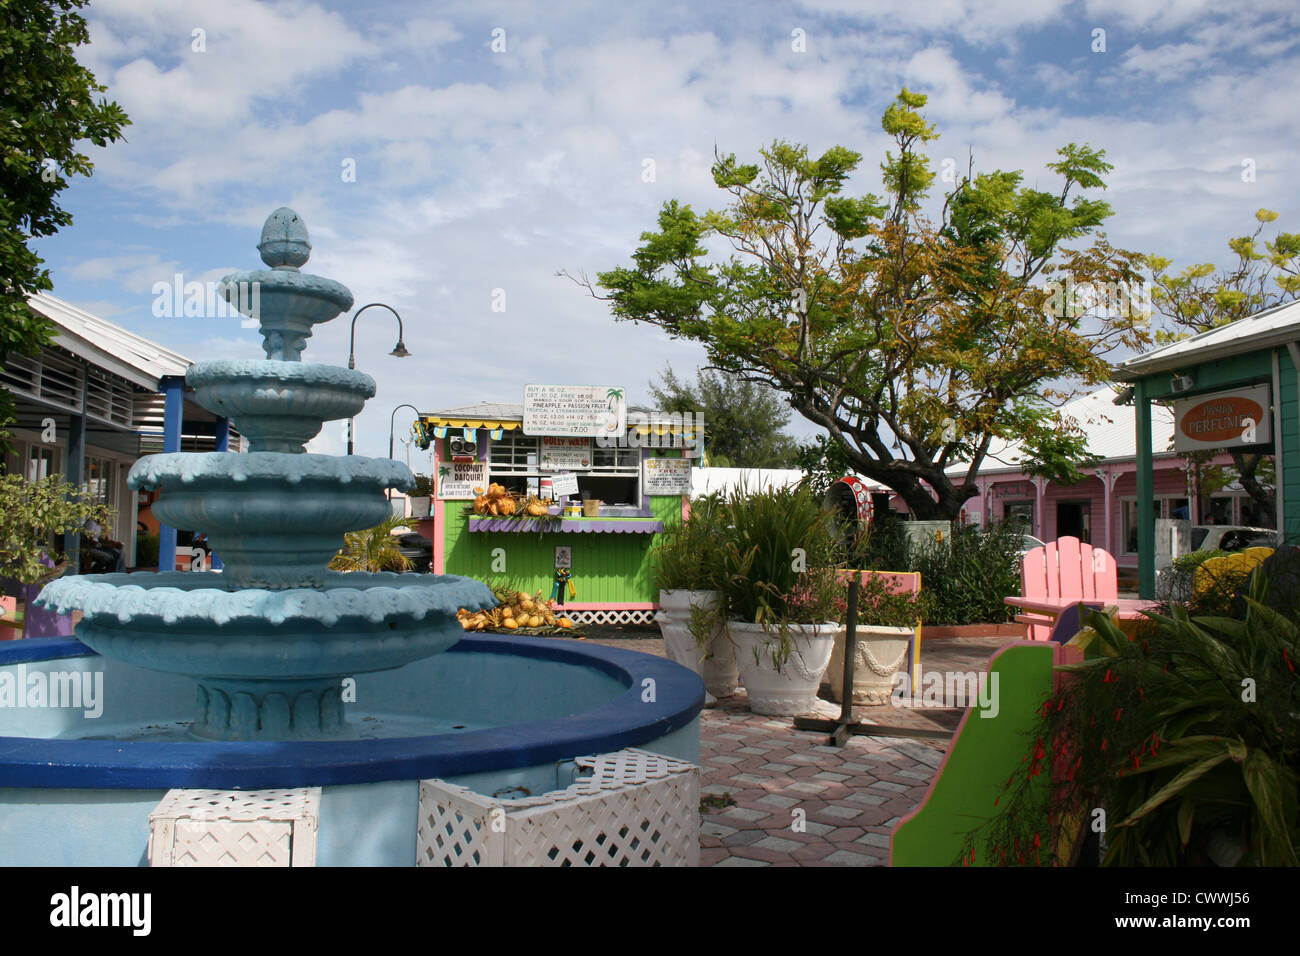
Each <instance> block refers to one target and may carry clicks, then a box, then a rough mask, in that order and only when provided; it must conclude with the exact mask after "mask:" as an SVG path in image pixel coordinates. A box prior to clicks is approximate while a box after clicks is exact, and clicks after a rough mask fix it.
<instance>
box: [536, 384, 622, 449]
mask: <svg viewBox="0 0 1300 956" xmlns="http://www.w3.org/2000/svg"><path fill="white" fill-rule="evenodd" d="M625 394H626V393H625V390H624V389H621V388H613V387H609V386H604V385H525V386H524V434H525V435H551V436H555V437H558V438H569V437H571V438H599V437H602V436H611V435H621V434H623V432H625V431H626V430H627V400H626V398H625V397H624V396H625Z"/></svg>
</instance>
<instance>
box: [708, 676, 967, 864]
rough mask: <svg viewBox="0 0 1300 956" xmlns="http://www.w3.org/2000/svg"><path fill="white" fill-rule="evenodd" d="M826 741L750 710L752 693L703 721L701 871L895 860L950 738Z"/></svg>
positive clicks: (832, 712) (825, 708)
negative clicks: (901, 826) (896, 841)
mask: <svg viewBox="0 0 1300 956" xmlns="http://www.w3.org/2000/svg"><path fill="white" fill-rule="evenodd" d="M871 709H872V710H875V709H876V708H871ZM864 710H865V709H864ZM818 712H819V713H821V714H824V715H827V716H838V714H839V708H838V705H831V704H829V703H827V702H824V701H823V702H821V703H820V704H819V706H818ZM874 719H878V720H883V719H884V717H880V718H874ZM826 739H827V735H826V734H825V733H813V732H811V731H802V730H795V729H794V727H793V724H792V722H791V719H790V718H788V717H762V716H759V715H756V714H753V713H750V711H749V705H748V702H747V701H746V699H745V695H744V690H743V689H742V690H741V691H740V692H739V693H737V694H736V696H734V697H729V698H727V699H725V700H723V701H720V702H719V703H718V706H716V707H712V708H709V709H707V710H705V711H704V712H703V713H702V714H701V715H700V761H701V763H702V764H703V779H702V788H701V789H702V795H703V797H704V799H703V801H702V809H703V812H704V815H703V820H702V823H701V831H700V864H701V865H702V866H768V865H779V866H884V865H886V864H887V863H888V861H889V835H890V833H891V832H893V828H894V827H895V826H896V825H897V824H898V822H899V821H900V820H901V819H902V818H903V817H904V816H905V815H906V814H907V813H909V812H910V811H911V810H912V809H914V808H915V807H916V806H917V805H918V804H919V803H920V802H921V800H922V799H923V798H924V796H925V792H926V789H927V788H928V787H929V785H930V780H931V779H932V778H933V776H934V772H935V770H936V769H937V768H938V766H939V764H940V763H941V762H942V761H943V756H944V751H945V748H946V746H947V741H946V740H938V739H900V738H885V737H853V738H851V739H850V740H849V741H848V743H847V746H845V747H844V748H843V749H840V748H836V747H827V746H825V743H826Z"/></svg>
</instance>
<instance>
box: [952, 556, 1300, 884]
mask: <svg viewBox="0 0 1300 956" xmlns="http://www.w3.org/2000/svg"><path fill="white" fill-rule="evenodd" d="M1268 570H1270V569H1260V570H1257V571H1256V572H1254V573H1253V574H1252V575H1251V577H1250V579H1249V582H1248V584H1247V586H1246V588H1245V590H1244V592H1243V593H1242V595H1241V602H1240V606H1239V607H1240V611H1239V613H1237V614H1235V615H1234V616H1231V617H1225V616H1217V617H1216V616H1208V615H1206V616H1203V615H1193V614H1189V613H1188V610H1187V609H1186V608H1184V607H1182V606H1179V605H1173V606H1171V607H1170V608H1169V609H1168V611H1167V612H1166V613H1161V614H1156V613H1149V614H1148V618H1149V620H1148V621H1146V622H1144V624H1143V626H1142V627H1141V628H1139V630H1138V632H1137V633H1136V635H1134V636H1133V637H1130V636H1129V635H1127V634H1126V633H1125V632H1123V631H1122V630H1120V628H1119V626H1118V624H1117V622H1116V621H1114V620H1113V619H1111V618H1109V617H1107V616H1106V615H1104V614H1101V613H1097V612H1094V613H1093V614H1091V615H1090V616H1089V618H1088V621H1087V624H1088V626H1089V627H1090V628H1091V629H1092V632H1093V637H1092V642H1091V644H1089V645H1088V648H1087V652H1088V659H1087V660H1085V661H1083V662H1082V663H1079V664H1072V665H1067V666H1065V667H1062V668H1060V669H1061V670H1063V671H1066V672H1068V674H1069V677H1068V679H1067V680H1065V681H1063V682H1062V683H1061V685H1060V687H1059V689H1058V690H1057V691H1056V692H1055V693H1054V694H1053V695H1051V696H1050V697H1049V698H1048V699H1047V700H1046V701H1044V703H1043V706H1042V710H1041V713H1040V721H1039V726H1038V728H1037V729H1036V731H1035V732H1034V743H1033V745H1032V748H1031V750H1030V752H1029V753H1027V754H1026V756H1025V758H1024V760H1023V761H1022V766H1023V771H1022V772H1017V773H1016V774H1013V775H1012V778H1011V779H1010V780H1009V781H1008V783H1007V787H1006V789H1005V790H1004V792H1003V793H1002V795H1001V796H999V797H998V798H997V805H998V815H997V816H995V817H994V818H993V820H992V821H991V822H990V824H989V825H987V826H986V827H984V828H981V829H980V830H977V831H976V832H974V833H972V834H969V835H968V837H967V840H966V845H965V847H964V848H963V850H962V855H961V858H960V861H959V862H962V863H968V862H970V861H971V860H973V859H974V857H973V856H972V855H971V854H973V853H974V851H975V849H976V848H977V847H979V848H980V849H981V854H982V856H983V858H984V859H985V860H987V861H989V862H992V863H995V864H997V863H1001V864H1005V865H1017V864H1028V865H1034V864H1041V865H1048V864H1057V865H1062V864H1066V863H1069V862H1070V860H1071V857H1072V856H1073V855H1074V854H1075V853H1077V851H1078V848H1079V847H1080V845H1081V837H1082V836H1084V835H1086V832H1087V830H1088V829H1093V830H1094V831H1100V833H1101V837H1102V843H1103V844H1104V856H1103V857H1102V863H1103V865H1108V866H1198V865H1210V864H1217V865H1221V866H1223V865H1226V866H1233V865H1260V866H1282V865H1290V866H1295V865H1297V862H1298V859H1297V856H1298V854H1297V848H1298V847H1300V720H1297V719H1296V714H1297V712H1300V674H1297V668H1296V659H1297V656H1298V654H1300V649H1298V647H1297V643H1298V640H1297V639H1298V637H1300V627H1298V626H1297V617H1296V615H1295V614H1294V612H1293V610H1292V608H1291V607H1290V606H1289V604H1290V603H1293V600H1292V599H1291V598H1290V597H1289V596H1288V595H1286V594H1282V593H1281V592H1282V591H1284V590H1286V589H1285V588H1280V587H1279V588H1278V592H1279V593H1278V594H1276V595H1274V594H1270V589H1269V577H1268V576H1267V573H1266V572H1267V571H1268ZM1278 580H1279V582H1280V581H1282V580H1284V578H1283V577H1279V579H1278ZM1279 608H1283V609H1284V610H1285V611H1286V613H1283V611H1282V610H1279ZM1045 774H1046V775H1050V776H1051V778H1052V779H1051V781H1050V786H1044V785H1043V782H1044V781H1043V775H1045ZM1099 810H1100V811H1103V812H1102V813H1098V812H1097V811H1099Z"/></svg>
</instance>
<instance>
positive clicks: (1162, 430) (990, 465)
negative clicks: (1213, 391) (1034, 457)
mask: <svg viewBox="0 0 1300 956" xmlns="http://www.w3.org/2000/svg"><path fill="white" fill-rule="evenodd" d="M1114 400H1115V392H1114V391H1112V390H1111V389H1109V388H1103V389H1099V390H1098V391H1095V392H1092V393H1091V394H1088V395H1084V396H1082V397H1080V398H1076V399H1075V400H1074V401H1072V402H1069V403H1068V404H1066V405H1065V406H1064V407H1063V408H1062V409H1061V414H1062V416H1063V417H1065V418H1067V419H1073V420H1074V421H1076V422H1077V423H1078V424H1079V426H1080V427H1081V428H1082V429H1083V430H1084V432H1085V433H1086V434H1087V436H1088V451H1090V452H1091V453H1092V454H1094V455H1099V456H1100V457H1101V458H1102V460H1103V461H1123V460H1128V459H1134V458H1136V457H1137V409H1136V408H1135V407H1134V406H1132V405H1116V404H1114ZM1173 440H1174V412H1173V409H1172V408H1169V407H1168V406H1166V405H1152V406H1151V453H1152V454H1154V455H1163V454H1169V453H1170V452H1169V446H1170V444H1171V443H1172V442H1173ZM1023 455H1024V452H1023V449H1022V447H1021V444H1020V443H1019V442H1009V443H1008V442H998V441H994V443H993V444H992V445H991V446H990V449H989V455H988V457H987V458H985V459H984V463H983V464H982V465H981V466H980V474H981V475H988V474H997V473H1007V472H1017V471H1019V470H1020V464H1019V463H1020V461H1021V459H1022V457H1023ZM968 467H969V466H968V465H967V464H965V463H958V464H956V465H953V466H950V467H949V468H947V469H945V472H946V473H947V474H949V475H964V474H965V473H966V471H967V469H968Z"/></svg>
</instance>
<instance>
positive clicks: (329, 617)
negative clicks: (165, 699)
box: [40, 572, 496, 740]
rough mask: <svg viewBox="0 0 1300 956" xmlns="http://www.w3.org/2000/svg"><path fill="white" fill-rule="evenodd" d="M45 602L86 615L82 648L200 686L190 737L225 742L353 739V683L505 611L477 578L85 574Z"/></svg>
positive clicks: (435, 648) (52, 590)
mask: <svg viewBox="0 0 1300 956" xmlns="http://www.w3.org/2000/svg"><path fill="white" fill-rule="evenodd" d="M40 601H41V603H42V604H43V605H44V606H45V607H47V608H49V609H51V610H54V611H57V612H59V613H66V612H69V611H72V610H74V609H80V610H81V611H82V612H83V617H82V620H81V621H80V622H79V623H78V624H77V639H78V640H79V641H81V642H82V643H83V644H85V645H86V646H88V647H90V648H92V649H93V650H96V651H98V652H99V653H101V654H104V655H106V656H109V657H113V658H115V659H118V660H122V661H126V662H127V663H130V664H134V665H136V666H138V667H144V668H148V669H150V670H156V671H163V672H166V673H172V674H183V675H186V676H189V677H193V678H194V679H195V680H196V681H197V682H198V685H199V702H198V708H197V712H196V715H195V719H194V722H193V724H192V727H191V732H192V733H193V734H195V735H197V736H200V737H206V738H214V739H223V740H259V739H260V740H284V739H304V738H307V739H327V738H330V739H332V738H339V737H343V736H346V735H347V733H348V732H347V731H346V729H345V727H344V721H343V707H342V697H341V689H342V681H343V679H344V678H345V677H347V676H348V675H353V674H360V673H368V672H371V671H381V670H388V669H391V668H395V667H401V666H403V665H405V664H408V663H410V662H412V661H415V660H420V659H421V658H425V657H429V656H432V655H434V654H439V653H441V652H442V651H444V650H446V649H447V648H449V647H451V646H452V645H453V644H455V643H456V642H458V641H459V640H461V639H462V638H463V637H464V631H463V629H462V628H461V625H460V622H459V621H458V620H457V619H456V611H457V610H458V609H459V608H461V607H467V608H475V609H477V608H482V607H490V606H492V605H493V604H495V603H496V602H495V598H494V597H493V596H492V592H491V591H490V590H489V589H488V588H487V586H486V585H484V584H483V583H482V582H479V581H474V580H472V579H469V578H463V577H457V576H455V575H434V574H419V575H416V574H392V573H376V574H369V573H364V572H351V573H347V574H343V573H338V572H329V573H328V574H327V575H326V577H325V580H324V582H323V587H321V588H295V589H290V590H280V591H267V590H261V589H236V588H233V587H231V583H230V580H229V578H228V577H227V576H226V575H224V574H217V573H211V572H207V573H205V572H193V573H181V572H169V573H164V574H158V575H139V574H95V575H76V576H73V577H65V578H61V579H59V580H57V581H54V582H52V583H51V584H50V585H49V586H47V587H46V588H45V590H44V591H43V592H42V594H41V597H40Z"/></svg>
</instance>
